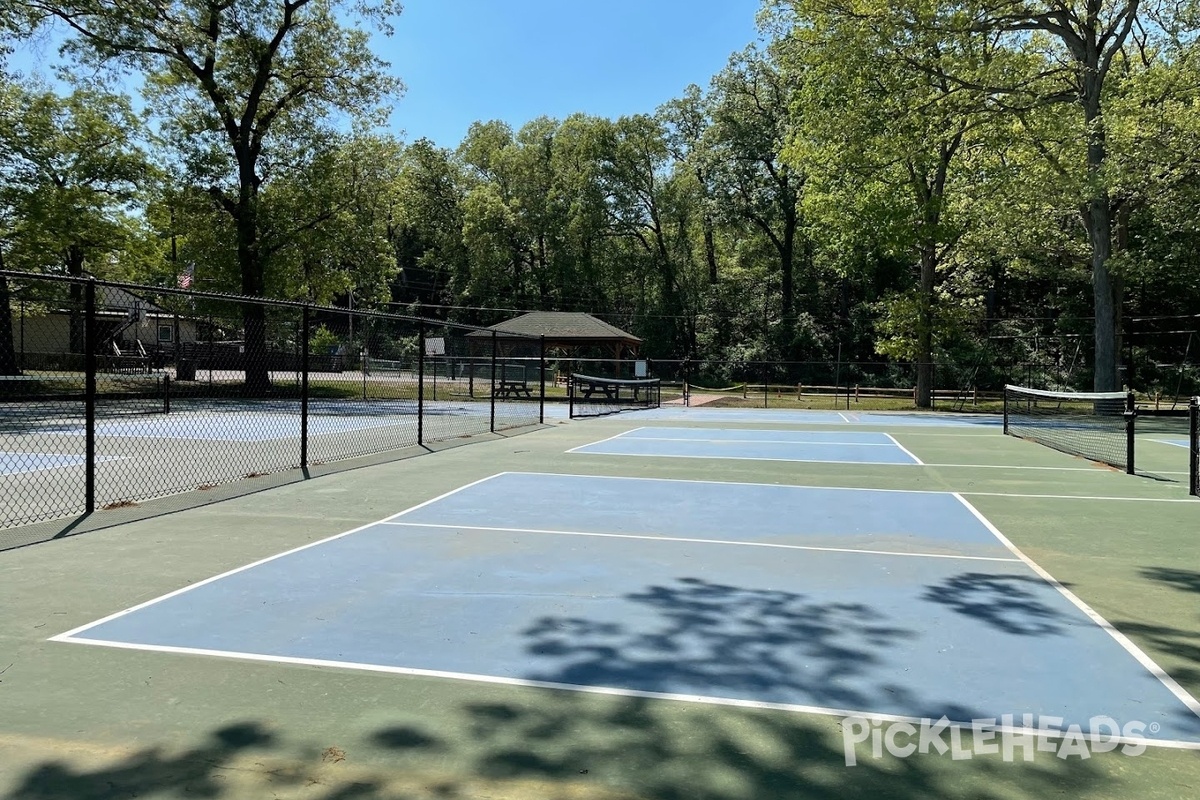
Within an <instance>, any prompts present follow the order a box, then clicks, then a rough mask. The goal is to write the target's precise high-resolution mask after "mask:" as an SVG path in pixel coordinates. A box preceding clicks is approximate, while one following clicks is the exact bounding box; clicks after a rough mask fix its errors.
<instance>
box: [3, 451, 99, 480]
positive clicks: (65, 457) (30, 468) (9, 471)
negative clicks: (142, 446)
mask: <svg viewBox="0 0 1200 800" xmlns="http://www.w3.org/2000/svg"><path fill="white" fill-rule="evenodd" d="M98 460H99V461H115V460H116V459H115V458H112V457H105V456H100V457H99V459H98ZM83 463H84V456H82V455H77V454H72V453H14V452H7V451H5V452H0V475H21V474H24V473H27V472H42V471H43V470H48V469H62V468H63V467H82V466H83Z"/></svg>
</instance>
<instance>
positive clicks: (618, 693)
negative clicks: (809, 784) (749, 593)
mask: <svg viewBox="0 0 1200 800" xmlns="http://www.w3.org/2000/svg"><path fill="white" fill-rule="evenodd" d="M71 641H72V642H74V643H77V644H89V645H97V646H101V647H116V648H120V649H123V650H144V651H150V652H156V653H180V654H184V655H200V656H211V657H214V658H234V659H240V660H243V661H266V662H270V663H276V664H296V665H301V666H309V667H334V668H339V669H356V670H361V671H364V672H384V673H389V674H392V675H410V676H414V677H421V678H445V679H449V680H460V681H472V682H475V683H490V684H499V685H502V686H519V687H522V688H529V689H554V690H558V691H566V692H580V693H583V694H598V695H607V696H609V697H637V698H643V699H647V700H674V701H678V702H683V703H701V704H704V705H713V706H731V707H734V708H753V709H761V710H767V711H789V712H795V713H801V714H820V715H821V716H828V717H858V718H862V719H867V720H870V721H872V722H907V723H910V724H912V725H917V726H920V725H921V724H922V723H923V722H928V720H923V719H921V718H919V717H909V716H904V715H900V714H880V713H876V712H873V711H857V710H854V709H849V708H831V707H828V706H806V705H800V704H796V703H772V702H769V701H766V700H738V699H734V698H730V697H711V696H708V695H698V694H674V693H671V692H650V691H644V690H641V689H617V688H614V687H609V686H585V685H581V684H576V683H556V682H553V681H537V680H529V679H526V678H505V677H500V676H498V675H479V674H475V673H471V672H447V671H444V670H435V669H417V668H415V667H389V666H384V665H382V664H363V663H360V662H355V661H330V660H327V659H320V658H298V657H294V656H275V655H264V654H262V653H239V652H233V651H229V650H209V649H206V648H200V647H173V646H170V645H146V644H133V643H130V642H112V641H106V640H101V639H72V640H71ZM972 725H973V723H972V722H968V721H966V720H953V721H951V722H950V723H949V727H952V728H959V729H962V730H968V731H969V730H970V729H971V726H972ZM988 730H994V731H996V732H997V733H1001V734H1010V735H1023V736H1030V737H1033V736H1040V737H1045V738H1048V739H1056V738H1060V737H1062V736H1064V735H1066V734H1067V731H1058V730H1053V729H1050V730H1043V729H1040V728H1020V727H1015V726H1011V727H1010V726H1003V725H997V726H995V727H989V728H988ZM1104 741H1106V742H1114V743H1117V744H1131V745H1134V746H1137V745H1146V746H1149V747H1162V748H1169V749H1173V750H1200V742H1186V741H1181V740H1176V739H1143V738H1140V737H1128V738H1126V737H1120V736H1114V737H1113V738H1111V739H1109V738H1105V739H1104Z"/></svg>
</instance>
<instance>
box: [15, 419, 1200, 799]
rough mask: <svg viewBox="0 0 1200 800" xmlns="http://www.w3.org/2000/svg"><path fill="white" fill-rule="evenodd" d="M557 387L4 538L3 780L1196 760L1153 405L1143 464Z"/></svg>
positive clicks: (66, 783) (872, 423) (1019, 768)
mask: <svg viewBox="0 0 1200 800" xmlns="http://www.w3.org/2000/svg"><path fill="white" fill-rule="evenodd" d="M547 417H548V419H550V424H548V425H546V426H544V427H543V428H542V429H540V430H536V431H534V432H531V433H524V434H522V435H517V436H511V437H496V438H494V439H493V440H491V441H483V442H478V443H475V444H472V445H470V446H468V447H461V448H455V449H449V450H445V451H442V452H437V453H432V454H428V455H423V456H421V457H419V458H415V459H407V460H401V461H397V462H394V463H391V464H385V465H378V466H370V467H365V468H362V469H357V470H352V471H347V472H343V473H339V474H334V475H330V476H326V477H322V478H319V479H314V480H310V481H306V482H303V483H297V484H292V485H288V486H283V487H279V488H275V489H271V490H269V491H264V492H260V493H257V494H252V495H248V496H245V497H241V498H237V499H233V500H228V501H226V502H222V503H216V504H213V505H209V506H206V507H203V508H194V509H190V510H185V511H181V512H177V513H171V514H165V515H163V516H158V517H150V518H148V519H143V520H141V521H137V522H132V523H129V524H126V525H123V526H119V527H113V528H108V529H103V530H96V531H92V532H89V533H87V534H85V535H78V536H70V537H67V538H65V539H63V540H61V541H57V542H50V543H46V544H41V545H36V546H32V547H25V548H20V549H16V550H11V551H8V552H6V553H4V554H3V555H2V557H0V573H2V575H0V578H2V579H0V603H2V605H3V607H4V608H5V609H6V614H5V616H4V621H3V626H4V628H3V631H4V634H3V645H4V646H3V652H4V653H5V655H6V657H5V658H4V659H2V661H3V663H0V670H2V672H0V702H2V703H3V704H4V705H3V709H4V719H5V726H4V728H3V733H2V734H0V752H3V753H4V759H3V761H2V762H0V779H2V782H0V790H2V791H3V792H4V793H5V794H4V795H0V796H12V797H18V798H27V797H39V798H43V797H45V798H49V797H54V798H59V797H62V798H66V797H88V796H98V797H109V796H113V797H116V796H162V797H186V796H195V795H196V794H197V793H199V794H203V795H205V796H210V797H230V798H234V797H271V796H272V793H276V794H278V795H279V796H281V797H316V798H332V797H344V796H355V795H354V794H353V792H356V791H357V792H359V793H360V794H361V795H362V796H381V797H402V798H426V797H428V798H434V797H504V798H509V797H511V798H576V797H580V798H675V797H713V798H757V797H785V798H787V797H795V798H803V797H857V796H872V797H885V798H886V797H896V798H917V797H930V796H937V797H979V796H1014V797H1044V796H1054V795H1055V794H1063V793H1066V795H1067V796H1088V797H1113V798H1116V797H1129V796H1138V797H1180V796H1186V791H1185V789H1186V786H1188V785H1190V784H1191V783H1192V782H1194V781H1196V780H1198V779H1200V704H1197V702H1196V700H1195V694H1196V693H1197V692H1198V691H1200V686H1198V685H1197V677H1196V676H1197V674H1198V672H1197V666H1198V665H1197V662H1196V660H1195V657H1194V649H1195V648H1194V647H1193V646H1192V645H1193V643H1194V642H1195V640H1196V637H1197V636H1200V630H1198V629H1197V619H1196V611H1195V609H1196V593H1197V591H1200V571H1197V570H1196V569H1194V568H1190V567H1188V565H1189V564H1191V565H1195V564H1200V544H1198V543H1197V541H1196V537H1195V535H1194V532H1195V530H1196V529H1197V527H1198V526H1197V521H1198V519H1200V518H1198V517H1197V515H1198V514H1200V501H1197V500H1195V499H1194V498H1190V497H1188V495H1187V490H1186V488H1185V484H1184V481H1185V476H1183V475H1181V474H1180V473H1181V470H1182V469H1183V468H1181V467H1180V465H1181V464H1183V463H1184V461H1183V459H1182V458H1181V457H1180V456H1179V455H1178V453H1179V448H1177V447H1174V446H1172V445H1171V444H1169V443H1166V442H1161V441H1158V439H1170V438H1171V437H1170V436H1169V435H1163V434H1155V433H1152V432H1151V433H1147V434H1146V443H1145V444H1143V445H1142V446H1141V448H1140V452H1139V454H1138V461H1139V467H1138V472H1139V473H1140V474H1137V475H1126V474H1123V472H1121V471H1119V470H1115V469H1112V468H1109V467H1105V466H1101V465H1097V464H1094V463H1092V462H1090V461H1086V460H1083V459H1080V458H1075V457H1072V456H1069V455H1066V454H1063V453H1059V452H1057V451H1055V450H1051V449H1049V448H1047V447H1043V446H1041V445H1038V444H1035V443H1032V442H1028V441H1022V440H1020V439H1017V438H1014V437H1011V436H1004V435H1003V433H1002V431H1001V427H1000V425H999V421H998V419H997V418H996V417H992V416H986V415H974V416H972V415H949V414H936V415H935V414H915V413H909V414H888V413H883V412H876V413H872V414H869V415H867V414H862V415H852V414H845V413H844V412H843V413H840V414H839V413H836V412H805V411H785V410H758V411H755V410H750V409H742V410H729V411H725V410H722V409H704V408H695V409H689V408H684V407H682V406H664V407H662V408H660V409H656V410H649V411H641V412H632V413H626V414H620V415H616V416H613V417H608V418H603V419H595V420H583V421H570V422H567V421H565V420H562V419H558V418H556V416H555V415H553V414H548V415H547ZM863 453H873V454H875V455H872V456H870V457H865V456H863V455H862V454H863ZM56 463H57V462H54V461H53V459H50V460H48V461H47V464H46V465H45V466H46V468H48V469H53V468H54V467H55V464H56ZM65 463H66V462H64V464H65ZM989 724H990V727H989ZM972 726H975V727H976V728H978V729H979V730H978V731H975V730H973V728H972ZM910 731H911V733H910ZM989 731H990V734H989ZM1073 732H1076V733H1073ZM1076 734H1078V735H1076ZM923 736H924V738H922V737H923ZM935 740H936V742H937V743H939V744H940V745H941V749H940V748H939V744H934V742H935ZM910 743H911V744H912V745H913V747H912V748H911V752H910V751H909V749H906V748H905V747H904V746H905V745H906V744H910ZM922 743H923V744H922ZM943 749H944V750H943ZM97 786H100V787H108V786H111V787H116V788H113V789H103V790H99V791H100V793H99V794H96V791H97V790H93V789H91V788H90V787H97ZM354 787H359V788H354ZM118 790H119V791H120V792H124V793H125V794H124V795H121V794H118V793H116V792H117V791H118ZM88 792H92V793H91V794H88ZM104 792H108V794H105V793H104ZM1181 792H1182V794H1181ZM139 793H140V795H139Z"/></svg>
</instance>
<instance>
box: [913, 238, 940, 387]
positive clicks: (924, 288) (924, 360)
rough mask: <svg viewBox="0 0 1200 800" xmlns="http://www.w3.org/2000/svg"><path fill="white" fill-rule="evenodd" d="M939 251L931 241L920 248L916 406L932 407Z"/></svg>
mask: <svg viewBox="0 0 1200 800" xmlns="http://www.w3.org/2000/svg"><path fill="white" fill-rule="evenodd" d="M936 277H937V253H936V251H935V246H934V245H932V244H928V245H926V246H925V247H923V248H922V249H921V289H920V296H919V298H918V300H917V302H918V309H919V311H918V315H917V408H932V407H933V302H934V297H933V289H934V283H935V279H936Z"/></svg>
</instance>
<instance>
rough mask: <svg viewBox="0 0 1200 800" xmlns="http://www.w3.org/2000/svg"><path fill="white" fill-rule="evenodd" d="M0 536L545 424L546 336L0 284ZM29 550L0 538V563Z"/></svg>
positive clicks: (43, 284)
mask: <svg viewBox="0 0 1200 800" xmlns="http://www.w3.org/2000/svg"><path fill="white" fill-rule="evenodd" d="M0 281H2V283H0V306H7V308H3V307H0V316H3V317H4V318H6V319H8V320H9V321H10V322H11V330H10V331H8V330H4V329H2V328H0V530H2V529H13V528H17V527H20V526H26V525H29V524H31V523H36V522H42V521H47V520H62V519H65V518H69V517H73V516H75V517H77V516H79V515H84V514H92V513H94V512H97V511H103V510H106V509H118V508H123V507H129V506H135V505H139V504H141V503H143V502H145V501H148V500H152V499H154V498H161V497H166V496H171V495H180V494H183V493H189V492H196V491H204V490H210V489H214V488H216V487H218V486H227V485H229V484H234V483H237V482H240V481H245V480H247V479H252V478H258V477H263V476H267V475H278V474H280V473H286V472H288V471H296V473H297V475H296V477H301V476H302V475H303V473H301V472H300V470H302V469H306V468H308V467H313V466H327V465H334V466H346V467H351V466H355V465H356V464H355V459H361V458H363V457H367V456H375V457H378V456H380V455H387V454H399V451H402V450H404V449H405V448H413V447H416V446H420V445H429V444H432V443H435V442H445V441H451V440H459V439H466V438H470V437H475V436H478V435H480V434H487V433H493V432H501V431H505V430H513V429H519V428H524V427H528V426H533V425H537V424H540V423H541V422H542V421H544V418H545V401H546V392H545V391H544V388H545V382H544V379H543V376H544V375H546V366H545V363H544V359H542V357H541V356H542V354H543V351H544V347H543V344H542V341H541V340H540V339H521V338H520V337H511V336H509V337H506V339H505V342H504V345H503V347H501V346H500V343H498V342H496V341H495V340H494V335H493V334H492V332H491V331H489V330H486V329H481V328H477V327H471V326H464V325H456V324H450V323H446V322H442V321H438V320H430V319H422V318H417V317H407V316H401V315H395V314H386V313H376V312H371V311H363V310H355V311H349V310H347V309H340V308H330V307H323V306H316V305H309V304H301V303H288V302H281V301H270V300H263V299H253V298H246V297H236V296H225V295H217V294H211V293H202V292H190V291H184V290H177V289H167V288H162V287H150V286H139V285H134V284H119V283H112V282H105V281H98V280H89V279H71V278H65V277H56V276H40V275H29V274H24V273H15V272H4V273H0ZM28 541H29V540H28V537H18V536H15V535H13V536H9V537H5V536H4V535H3V534H0V549H3V548H5V547H6V546H13V545H15V544H18V543H20V544H24V543H27V542H28Z"/></svg>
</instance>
